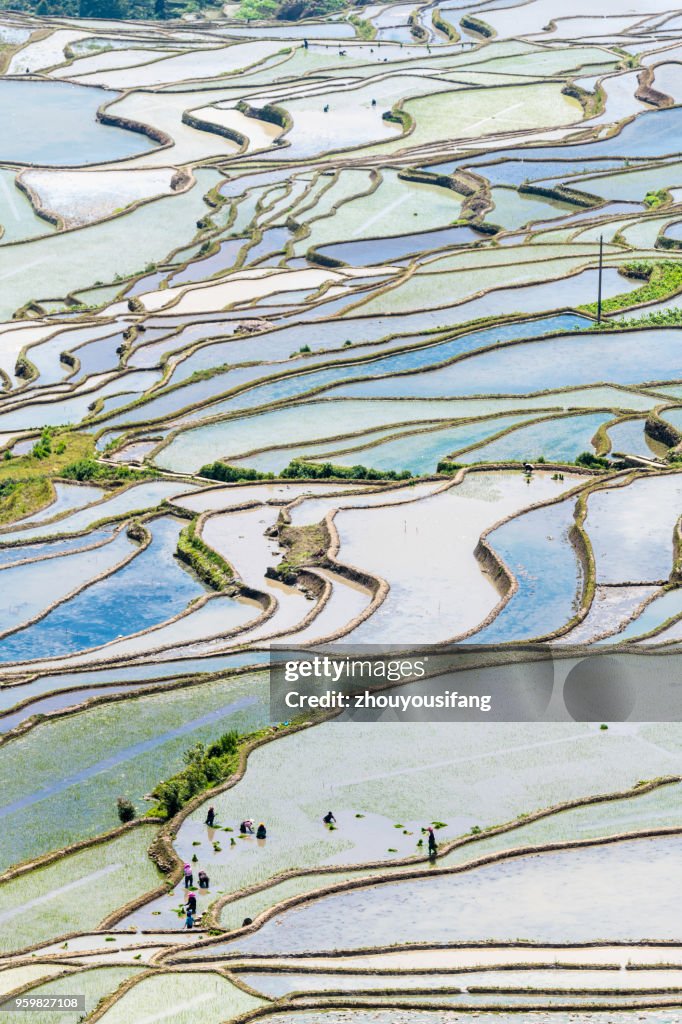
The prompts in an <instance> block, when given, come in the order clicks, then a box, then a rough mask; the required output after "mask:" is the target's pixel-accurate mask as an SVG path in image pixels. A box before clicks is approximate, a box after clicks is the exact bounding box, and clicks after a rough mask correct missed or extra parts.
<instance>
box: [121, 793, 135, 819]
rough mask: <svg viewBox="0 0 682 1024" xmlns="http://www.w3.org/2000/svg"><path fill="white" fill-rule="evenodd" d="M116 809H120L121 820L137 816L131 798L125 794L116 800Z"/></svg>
mask: <svg viewBox="0 0 682 1024" xmlns="http://www.w3.org/2000/svg"><path fill="white" fill-rule="evenodd" d="M116 810H117V811H118V818H119V821H123V822H126V821H132V820H133V818H134V817H135V814H136V811H135V808H134V806H133V805H132V803H131V802H130V800H128V799H126V797H124V796H120V797H119V798H118V800H117V801H116Z"/></svg>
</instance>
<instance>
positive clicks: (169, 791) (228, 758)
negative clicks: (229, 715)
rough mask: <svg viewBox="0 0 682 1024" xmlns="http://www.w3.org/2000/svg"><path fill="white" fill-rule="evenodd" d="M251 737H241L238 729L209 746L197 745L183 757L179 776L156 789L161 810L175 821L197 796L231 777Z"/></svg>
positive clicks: (162, 783)
mask: <svg viewBox="0 0 682 1024" xmlns="http://www.w3.org/2000/svg"><path fill="white" fill-rule="evenodd" d="M245 739H247V737H240V735H239V733H238V732H236V731H235V730H234V729H233V730H231V731H230V732H226V733H223V734H222V736H220V737H219V738H218V739H217V740H216V741H215V743H211V744H210V745H209V746H208V747H207V746H205V744H203V743H195V745H194V746H193V747H190V748H189V749H188V750H186V751H185V753H184V754H183V755H182V759H183V761H184V763H185V767H184V768H183V769H182V771H180V772H178V773H177V775H173V776H172V777H171V778H170V779H168V780H167V781H166V782H161V783H159V785H158V786H157V787H156V789H155V790H154V792H153V793H152V796H153V797H155V799H156V800H158V802H159V810H160V811H161V812H162V813H163V814H165V816H166V817H167V818H172V817H173V816H174V815H175V814H177V813H178V811H179V810H180V809H181V808H182V807H184V805H185V804H186V803H187V802H188V800H191V799H192V797H193V796H196V794H197V793H201V792H203V790H205V789H210V788H211V787H212V786H216V785H217V784H218V783H219V782H223V781H224V780H225V779H227V778H229V777H230V775H232V773H233V772H234V771H235V770H236V768H237V766H238V763H239V746H240V742H243V741H244V740H245Z"/></svg>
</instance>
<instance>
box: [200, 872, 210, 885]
mask: <svg viewBox="0 0 682 1024" xmlns="http://www.w3.org/2000/svg"><path fill="white" fill-rule="evenodd" d="M199 888H200V889H208V875H207V874H206V872H205V871H200V872H199Z"/></svg>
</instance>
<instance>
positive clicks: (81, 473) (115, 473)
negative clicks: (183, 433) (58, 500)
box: [60, 456, 156, 483]
mask: <svg viewBox="0 0 682 1024" xmlns="http://www.w3.org/2000/svg"><path fill="white" fill-rule="evenodd" d="M60 475H61V476H63V477H65V478H66V479H67V480H79V481H81V482H84V481H88V482H90V481H92V480H94V481H96V482H97V483H110V482H111V483H118V482H119V481H128V480H145V479H147V478H148V477H150V476H156V473H155V471H154V470H153V469H131V468H130V467H129V466H125V465H110V464H108V463H105V462H98V461H97V459H94V458H92V456H88V457H86V458H84V459H78V460H77V461H76V462H70V463H69V465H68V466H65V467H64V469H63V470H62V472H61V474H60Z"/></svg>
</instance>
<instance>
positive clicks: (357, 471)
mask: <svg viewBox="0 0 682 1024" xmlns="http://www.w3.org/2000/svg"><path fill="white" fill-rule="evenodd" d="M280 475H281V476H282V477H284V478H285V479H287V480H297V479H302V480H330V479H338V480H410V479H411V478H412V474H411V473H410V471H409V470H408V469H404V470H402V471H401V472H399V473H398V472H397V471H396V470H394V469H389V470H381V469H370V468H368V467H367V466H361V465H357V466H335V465H333V463H331V462H321V463H315V462H303V461H301V460H300V459H293V460H292V461H291V462H290V463H289V465H288V466H287V467H286V469H283V470H282V472H281V474H280Z"/></svg>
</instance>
